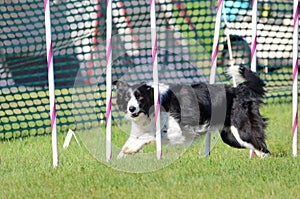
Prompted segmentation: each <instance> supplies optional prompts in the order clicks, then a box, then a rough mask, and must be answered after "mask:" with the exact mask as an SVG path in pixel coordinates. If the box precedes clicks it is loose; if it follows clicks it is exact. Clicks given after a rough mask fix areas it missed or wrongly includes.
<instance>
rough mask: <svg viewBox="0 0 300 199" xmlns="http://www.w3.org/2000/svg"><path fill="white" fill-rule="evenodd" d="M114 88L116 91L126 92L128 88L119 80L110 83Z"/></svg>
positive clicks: (126, 84) (125, 83)
mask: <svg viewBox="0 0 300 199" xmlns="http://www.w3.org/2000/svg"><path fill="white" fill-rule="evenodd" d="M112 84H113V85H114V86H117V89H118V90H127V89H128V88H129V87H130V86H129V84H128V83H127V82H124V81H121V80H115V81H113V82H112Z"/></svg>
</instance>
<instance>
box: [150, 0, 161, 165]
mask: <svg viewBox="0 0 300 199" xmlns="http://www.w3.org/2000/svg"><path fill="white" fill-rule="evenodd" d="M150 18H151V19H150V20H151V43H152V70H153V86H154V111H155V114H154V117H155V123H156V158H157V159H158V160H160V159H162V150H161V132H160V95H159V85H158V64H157V38H156V14H155V0H150Z"/></svg>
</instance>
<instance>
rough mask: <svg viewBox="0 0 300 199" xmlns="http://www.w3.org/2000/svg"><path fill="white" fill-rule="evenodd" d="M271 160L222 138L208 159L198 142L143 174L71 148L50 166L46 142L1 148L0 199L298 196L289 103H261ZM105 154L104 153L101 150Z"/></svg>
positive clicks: (299, 177)
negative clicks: (223, 140) (229, 145)
mask: <svg viewBox="0 0 300 199" xmlns="http://www.w3.org/2000/svg"><path fill="white" fill-rule="evenodd" d="M262 112H263V114H264V115H265V116H267V117H268V118H270V120H269V122H268V123H269V127H268V129H267V134H268V140H267V143H268V145H269V149H270V150H271V152H272V156H271V157H269V158H266V159H259V158H257V157H255V158H253V159H249V157H248V156H249V151H247V150H238V149H233V148H230V147H228V146H227V145H225V144H223V143H222V142H221V141H220V140H219V141H218V142H217V144H216V146H215V147H214V148H213V150H212V153H211V156H210V157H208V158H200V157H199V144H197V143H195V144H193V145H192V146H191V147H189V148H188V150H187V151H186V152H185V153H184V154H183V155H182V156H181V157H180V158H179V159H177V160H176V161H174V162H173V163H172V164H171V165H170V166H168V167H165V168H163V169H160V170H157V171H154V172H148V173H140V174H135V173H126V172H122V171H117V170H114V169H112V168H111V167H108V166H106V165H104V164H103V163H101V162H99V161H97V160H96V159H94V158H93V156H92V155H90V153H89V152H88V151H87V149H86V148H85V147H80V146H78V145H77V144H76V143H75V141H74V140H73V141H72V142H71V145H70V147H69V148H68V149H62V145H63V139H64V136H65V135H62V134H59V155H60V164H59V166H58V167H57V168H55V169H53V168H52V152H51V137H50V136H44V137H35V138H34V137H30V138H27V139H25V140H15V141H7V142H2V143H0V145H1V146H0V158H1V163H0V173H1V175H0V176H1V177H0V179H1V182H0V190H1V192H0V198H300V159H299V158H294V157H292V155H291V153H292V151H291V105H290V104H276V105H265V106H264V107H263V110H262ZM103 153H104V151H103Z"/></svg>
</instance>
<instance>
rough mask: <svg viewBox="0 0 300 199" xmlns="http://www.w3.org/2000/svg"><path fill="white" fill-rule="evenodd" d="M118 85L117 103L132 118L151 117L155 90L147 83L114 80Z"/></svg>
mask: <svg viewBox="0 0 300 199" xmlns="http://www.w3.org/2000/svg"><path fill="white" fill-rule="evenodd" d="M113 84H114V85H116V86H117V105H118V107H119V109H120V110H121V111H123V112H124V113H125V114H126V117H128V118H129V119H131V120H137V119H139V118H140V117H141V116H142V117H145V116H146V117H149V115H150V114H151V113H152V112H153V110H152V109H151V107H152V108H153V104H154V102H153V101H154V90H153V87H152V86H151V85H149V84H146V83H141V84H135V85H129V84H128V83H126V82H124V81H114V82H113Z"/></svg>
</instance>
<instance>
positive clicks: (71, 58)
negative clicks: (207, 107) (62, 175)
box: [0, 0, 293, 139]
mask: <svg viewBox="0 0 300 199" xmlns="http://www.w3.org/2000/svg"><path fill="white" fill-rule="evenodd" d="M225 6H226V14H227V20H228V22H229V26H228V27H225V26H224V23H222V27H221V34H220V46H219V55H218V74H219V78H218V81H227V80H228V79H227V77H226V76H225V75H224V72H225V68H226V67H227V66H228V65H229V55H228V50H227V44H226V39H225V35H224V32H225V31H229V32H230V34H231V43H232V48H233V55H234V60H235V63H237V64H242V65H245V66H249V65H250V52H251V49H250V46H251V45H250V42H251V30H252V29H251V15H252V13H251V1H247V0H234V1H229V0H228V1H225ZM50 8H51V20H52V42H53V56H54V70H55V86H56V90H55V94H56V101H57V125H58V130H59V131H65V130H67V129H68V128H75V126H76V123H77V121H81V122H82V121H83V122H85V121H89V122H91V123H93V122H99V121H100V122H101V121H105V65H106V63H105V38H106V36H105V34H106V30H105V29H106V27H105V26H106V23H105V17H106V10H105V8H106V6H105V1H101V0H93V1H82V0H81V1H78V0H60V1H56V2H53V1H51V3H50ZM156 10H157V16H156V17H157V35H158V49H159V54H158V56H159V67H160V72H159V74H160V80H161V81H162V82H172V83H174V82H175V83H185V84H187V83H194V82H199V81H204V82H207V78H208V76H209V72H210V62H211V51H212V45H213V35H214V26H215V23H214V22H215V15H216V13H215V10H216V2H215V1H212V0H202V1H200V2H194V1H176V0H175V1H169V0H159V1H158V3H157V5H156ZM257 28H258V31H257V38H258V39H257V70H258V72H259V73H260V75H261V77H262V78H263V79H264V80H265V81H266V83H267V90H268V95H267V102H273V101H290V100H291V77H292V75H291V72H292V34H293V1H291V0H263V1H258V24H257ZM113 34H114V36H113V40H114V41H113V80H116V79H119V78H124V79H126V80H127V81H129V82H138V81H148V80H151V79H152V76H151V75H152V71H151V30H150V13H149V5H148V1H143V0H139V1H113ZM0 78H1V79H0V107H1V109H0V138H1V139H10V138H18V137H24V136H30V135H44V134H48V133H50V119H49V100H48V78H47V63H46V42H45V27H44V4H43V1H38V0H3V1H1V3H0ZM74 87H75V88H76V89H74ZM80 96H81V97H80ZM82 96H84V98H85V99H87V100H86V101H90V103H92V104H93V106H94V108H93V112H96V113H97V115H96V116H91V115H90V114H89V111H90V110H89V108H86V107H90V105H87V106H86V107H85V105H84V104H82V103H79V102H78V99H80V100H81V99H82ZM74 107H76V108H75V109H74ZM113 117H114V118H118V117H120V115H119V113H118V112H117V111H115V112H114V113H113ZM77 128H79V127H78V125H77Z"/></svg>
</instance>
